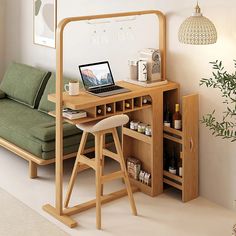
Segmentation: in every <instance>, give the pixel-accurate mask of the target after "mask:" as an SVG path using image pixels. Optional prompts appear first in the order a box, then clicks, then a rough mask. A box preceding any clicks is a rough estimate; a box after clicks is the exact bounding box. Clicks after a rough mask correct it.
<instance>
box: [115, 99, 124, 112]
mask: <svg viewBox="0 0 236 236" xmlns="http://www.w3.org/2000/svg"><path fill="white" fill-rule="evenodd" d="M123 111H124V101H118V102H116V103H115V112H117V113H119V112H123Z"/></svg>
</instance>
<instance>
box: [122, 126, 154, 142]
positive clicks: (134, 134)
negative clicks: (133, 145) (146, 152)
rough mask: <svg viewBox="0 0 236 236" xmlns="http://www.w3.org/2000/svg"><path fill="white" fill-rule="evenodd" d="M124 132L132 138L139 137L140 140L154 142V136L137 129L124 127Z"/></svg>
mask: <svg viewBox="0 0 236 236" xmlns="http://www.w3.org/2000/svg"><path fill="white" fill-rule="evenodd" d="M123 134H124V135H126V136H129V137H131V138H134V139H137V140H139V141H142V142H145V143H148V144H152V138H151V137H149V136H147V135H145V134H140V133H138V132H137V131H134V130H132V129H129V128H126V127H123Z"/></svg>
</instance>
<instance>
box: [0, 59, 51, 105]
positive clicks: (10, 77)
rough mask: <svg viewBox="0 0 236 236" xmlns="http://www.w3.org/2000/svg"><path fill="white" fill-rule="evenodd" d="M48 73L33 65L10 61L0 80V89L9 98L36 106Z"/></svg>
mask: <svg viewBox="0 0 236 236" xmlns="http://www.w3.org/2000/svg"><path fill="white" fill-rule="evenodd" d="M48 77H49V73H48V72H45V71H43V70H40V69H36V68H34V67H31V66H28V65H24V64H19V63H12V64H11V65H10V66H9V67H8V69H7V71H6V73H5V75H4V77H3V80H2V82H1V85H0V89H1V90H2V91H3V92H4V93H5V94H6V95H7V96H8V97H9V98H11V99H13V100H15V101H18V102H20V103H23V104H25V105H27V106H29V107H31V108H34V107H36V106H38V103H39V100H40V99H41V96H42V92H43V90H44V89H45V86H46V82H47V80H48Z"/></svg>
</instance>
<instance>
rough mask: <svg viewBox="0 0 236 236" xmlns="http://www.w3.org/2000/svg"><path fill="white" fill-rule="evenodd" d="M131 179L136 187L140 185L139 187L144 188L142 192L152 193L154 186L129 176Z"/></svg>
mask: <svg viewBox="0 0 236 236" xmlns="http://www.w3.org/2000/svg"><path fill="white" fill-rule="evenodd" d="M129 179H130V183H131V185H134V186H136V187H138V188H139V189H141V190H142V192H144V193H146V194H148V195H152V187H151V186H149V185H146V184H144V183H142V182H140V181H138V180H136V179H133V178H129Z"/></svg>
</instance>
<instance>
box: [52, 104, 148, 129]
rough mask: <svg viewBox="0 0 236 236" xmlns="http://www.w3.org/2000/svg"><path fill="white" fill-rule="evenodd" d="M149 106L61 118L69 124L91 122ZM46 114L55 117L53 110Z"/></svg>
mask: <svg viewBox="0 0 236 236" xmlns="http://www.w3.org/2000/svg"><path fill="white" fill-rule="evenodd" d="M150 107H151V105H147V106H145V107H135V108H134V109H130V110H125V111H117V112H112V113H108V114H106V115H97V116H96V117H85V118H80V119H75V120H70V119H67V118H65V117H63V119H64V121H65V122H67V123H69V124H72V125H76V124H82V123H87V122H92V121H96V120H101V119H104V118H107V117H110V116H114V115H119V114H124V113H129V112H133V111H139V110H142V109H147V108H150ZM48 114H49V115H50V116H53V117H56V113H55V111H50V112H48Z"/></svg>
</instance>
